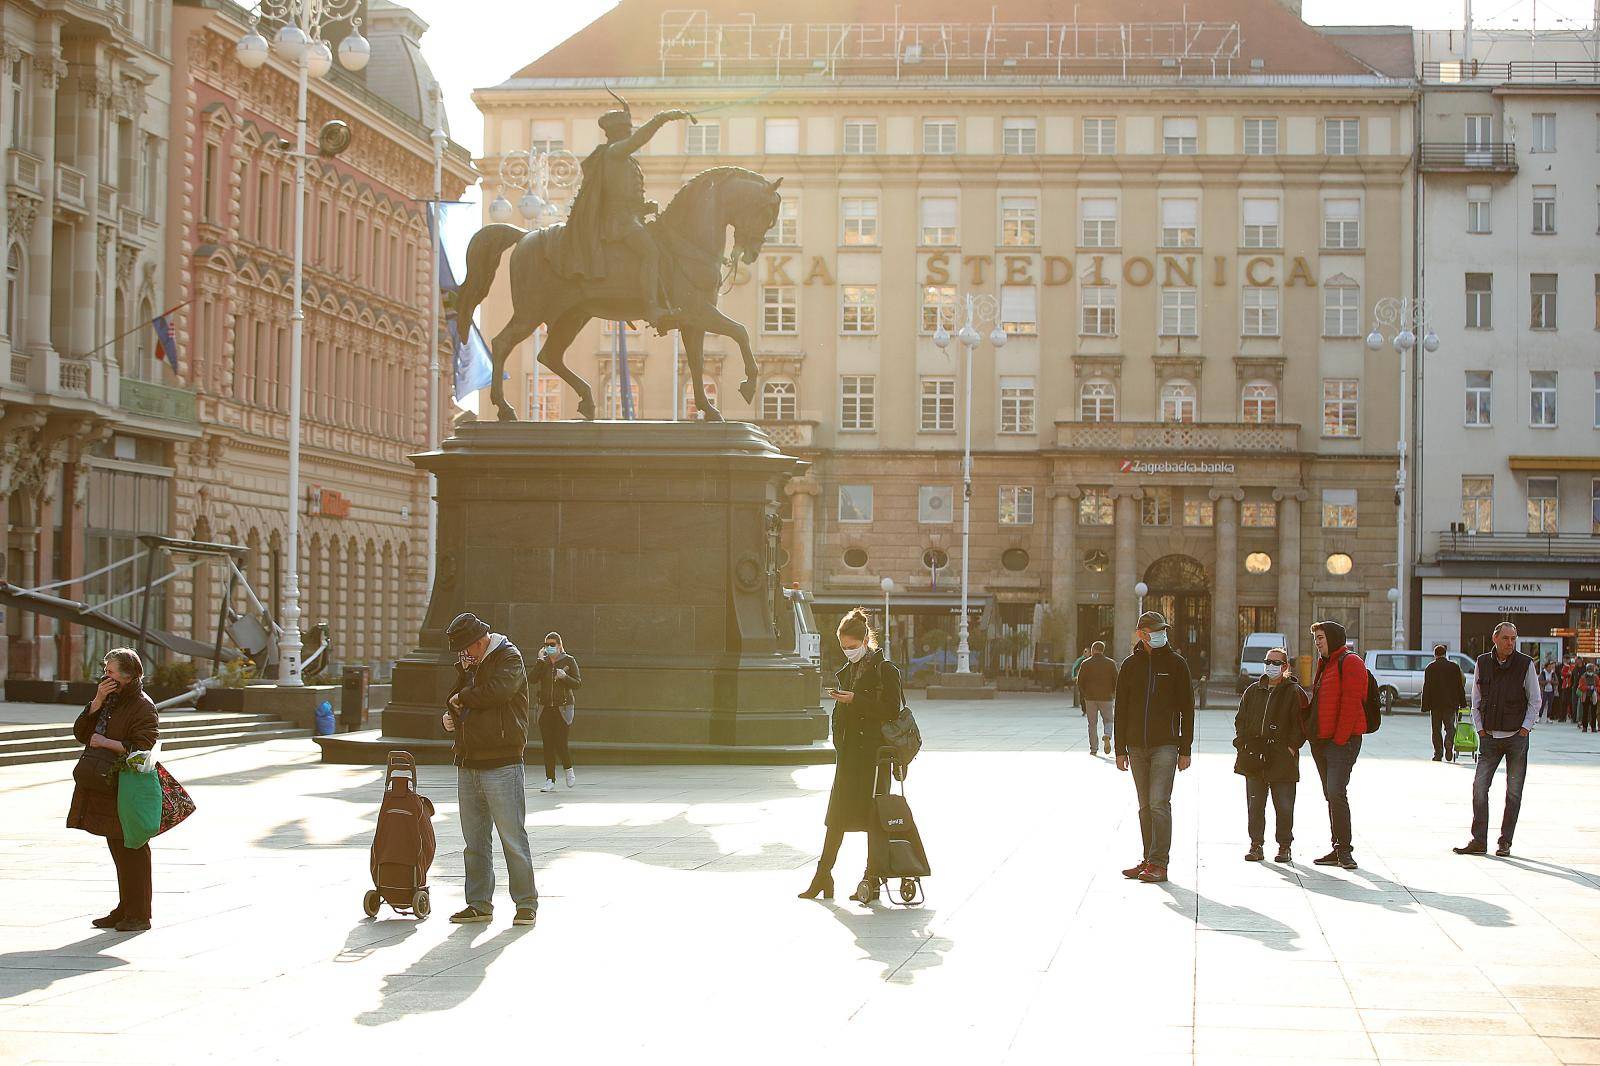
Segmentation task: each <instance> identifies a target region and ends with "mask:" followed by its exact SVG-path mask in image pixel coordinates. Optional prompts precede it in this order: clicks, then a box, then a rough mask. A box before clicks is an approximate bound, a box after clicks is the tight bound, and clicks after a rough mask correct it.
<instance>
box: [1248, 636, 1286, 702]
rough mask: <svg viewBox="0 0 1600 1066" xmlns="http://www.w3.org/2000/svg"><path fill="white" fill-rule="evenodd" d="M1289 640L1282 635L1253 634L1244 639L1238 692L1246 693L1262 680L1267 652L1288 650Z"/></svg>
mask: <svg viewBox="0 0 1600 1066" xmlns="http://www.w3.org/2000/svg"><path fill="white" fill-rule="evenodd" d="M1288 646H1289V638H1288V637H1287V636H1285V635H1284V634H1282V633H1251V634H1250V635H1249V636H1248V637H1245V638H1244V647H1243V648H1242V649H1241V650H1240V652H1239V683H1238V691H1239V692H1241V693H1242V692H1244V690H1245V689H1247V688H1249V687H1250V686H1251V685H1252V684H1254V683H1255V682H1257V681H1259V680H1261V674H1262V671H1263V669H1264V667H1265V663H1266V660H1267V652H1269V651H1271V650H1272V649H1273V648H1287V647H1288Z"/></svg>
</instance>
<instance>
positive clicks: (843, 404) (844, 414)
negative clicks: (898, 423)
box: [839, 374, 878, 432]
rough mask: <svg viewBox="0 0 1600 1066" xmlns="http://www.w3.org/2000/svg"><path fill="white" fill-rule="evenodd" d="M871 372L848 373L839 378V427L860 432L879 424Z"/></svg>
mask: <svg viewBox="0 0 1600 1066" xmlns="http://www.w3.org/2000/svg"><path fill="white" fill-rule="evenodd" d="M876 384H877V379H876V378H874V377H872V376H871V375H870V374H847V375H846V376H844V377H842V378H840V379H839V428H840V429H842V430H854V431H858V432H864V431H870V430H872V429H875V428H876V427H877V424H878V413H877V402H876V400H875V399H874V395H873V394H874V391H875V390H874V386H875V385H876Z"/></svg>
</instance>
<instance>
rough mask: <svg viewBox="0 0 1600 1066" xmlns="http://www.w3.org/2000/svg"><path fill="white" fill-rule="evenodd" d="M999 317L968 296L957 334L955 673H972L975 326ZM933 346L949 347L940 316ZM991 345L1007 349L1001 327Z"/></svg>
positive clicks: (991, 302)
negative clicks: (962, 366)
mask: <svg viewBox="0 0 1600 1066" xmlns="http://www.w3.org/2000/svg"><path fill="white" fill-rule="evenodd" d="M999 317H1000V301H999V300H997V299H995V298H994V297H993V296H991V295H990V294H988V293H978V294H973V293H968V294H967V321H966V324H965V325H963V326H962V327H961V329H960V330H959V331H957V332H956V334H955V335H956V337H957V338H958V339H960V341H961V346H962V347H963V348H965V349H966V350H967V373H966V377H967V388H966V402H965V405H964V406H963V408H962V412H961V413H962V421H963V423H964V426H963V429H962V434H963V439H962V446H961V622H960V626H959V628H958V629H957V634H958V635H959V637H960V643H959V644H958V645H957V646H956V673H958V674H970V673H972V649H971V647H970V646H969V645H968V643H967V636H968V633H967V629H968V626H967V598H968V595H969V588H968V572H969V568H970V562H971V557H972V358H973V355H974V351H975V349H976V348H977V347H978V344H979V342H980V341H982V340H983V335H982V334H981V333H979V332H978V329H977V327H976V326H975V325H973V323H974V321H977V322H984V323H988V322H994V321H995V320H996V319H998V318H999ZM933 343H934V344H935V345H936V346H938V348H939V350H940V351H944V350H945V349H946V348H948V347H949V346H950V331H949V330H947V329H945V327H944V316H943V315H942V314H941V315H940V319H939V327H938V328H937V329H935V330H934V331H933ZM989 343H990V344H992V345H994V348H995V351H997V352H998V351H999V350H1000V349H1001V348H1004V347H1005V346H1006V331H1005V330H1003V329H1001V328H1000V327H999V326H998V325H996V326H995V327H994V329H992V330H990V331H989Z"/></svg>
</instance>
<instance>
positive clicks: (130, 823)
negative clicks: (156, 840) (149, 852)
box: [117, 773, 161, 848]
mask: <svg viewBox="0 0 1600 1066" xmlns="http://www.w3.org/2000/svg"><path fill="white" fill-rule="evenodd" d="M117 820H118V821H120V822H121V823H122V846H123V847H125V848H142V847H144V846H145V845H146V844H147V843H149V841H150V838H151V837H153V836H155V835H156V833H158V832H159V831H160V829H161V782H160V780H159V779H158V776H157V775H156V774H154V773H127V774H124V775H123V776H122V780H121V781H120V782H119V783H118V787H117Z"/></svg>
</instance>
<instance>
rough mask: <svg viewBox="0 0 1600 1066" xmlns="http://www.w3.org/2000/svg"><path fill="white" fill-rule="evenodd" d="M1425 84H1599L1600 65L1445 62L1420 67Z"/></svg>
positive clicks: (1549, 61) (1524, 61)
mask: <svg viewBox="0 0 1600 1066" xmlns="http://www.w3.org/2000/svg"><path fill="white" fill-rule="evenodd" d="M1422 80H1423V83H1424V84H1428V85H1458V84H1461V83H1463V82H1489V83H1493V84H1497V85H1498V84H1505V83H1508V82H1526V83H1548V82H1569V83H1574V84H1582V83H1593V82H1600V63H1597V62H1595V61H1593V60H1587V59H1514V60H1511V61H1510V62H1507V63H1480V62H1478V61H1477V60H1476V59H1444V60H1440V61H1438V62H1429V63H1424V64H1422Z"/></svg>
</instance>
